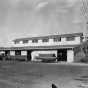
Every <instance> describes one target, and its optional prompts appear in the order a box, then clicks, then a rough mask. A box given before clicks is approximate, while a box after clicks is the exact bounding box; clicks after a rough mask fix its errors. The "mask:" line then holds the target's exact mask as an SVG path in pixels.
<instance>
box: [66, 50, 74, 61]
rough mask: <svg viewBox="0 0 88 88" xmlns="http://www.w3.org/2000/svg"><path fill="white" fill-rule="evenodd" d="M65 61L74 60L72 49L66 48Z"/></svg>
mask: <svg viewBox="0 0 88 88" xmlns="http://www.w3.org/2000/svg"><path fill="white" fill-rule="evenodd" d="M67 62H74V51H73V50H67Z"/></svg>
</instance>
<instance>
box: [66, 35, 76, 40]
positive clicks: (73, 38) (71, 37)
mask: <svg viewBox="0 0 88 88" xmlns="http://www.w3.org/2000/svg"><path fill="white" fill-rule="evenodd" d="M66 40H67V41H74V40H75V37H74V36H70V37H66Z"/></svg>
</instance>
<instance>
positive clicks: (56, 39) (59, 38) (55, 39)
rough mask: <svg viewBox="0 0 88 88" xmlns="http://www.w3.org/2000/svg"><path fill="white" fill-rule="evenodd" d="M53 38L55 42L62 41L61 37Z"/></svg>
mask: <svg viewBox="0 0 88 88" xmlns="http://www.w3.org/2000/svg"><path fill="white" fill-rule="evenodd" d="M53 40H54V42H60V41H61V37H58V38H54V39H53Z"/></svg>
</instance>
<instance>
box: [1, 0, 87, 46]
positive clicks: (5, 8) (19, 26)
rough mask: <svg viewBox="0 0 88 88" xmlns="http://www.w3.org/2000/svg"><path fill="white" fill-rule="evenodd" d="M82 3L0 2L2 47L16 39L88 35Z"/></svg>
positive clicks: (63, 0)
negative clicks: (75, 34)
mask: <svg viewBox="0 0 88 88" xmlns="http://www.w3.org/2000/svg"><path fill="white" fill-rule="evenodd" d="M82 1H83V0H0V46H9V45H10V42H11V41H12V40H13V39H15V38H23V37H32V36H44V35H52V34H63V33H76V32H86V30H85V29H86V25H85V22H86V21H85V20H86V19H87V15H86V11H87V8H86V7H83V3H82ZM84 1H85V2H86V0H84ZM85 9H86V10H85Z"/></svg>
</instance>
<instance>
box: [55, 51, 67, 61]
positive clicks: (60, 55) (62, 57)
mask: <svg viewBox="0 0 88 88" xmlns="http://www.w3.org/2000/svg"><path fill="white" fill-rule="evenodd" d="M57 61H67V50H66V49H59V50H58V51H57Z"/></svg>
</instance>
